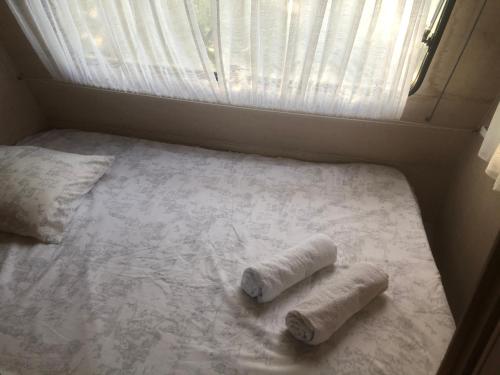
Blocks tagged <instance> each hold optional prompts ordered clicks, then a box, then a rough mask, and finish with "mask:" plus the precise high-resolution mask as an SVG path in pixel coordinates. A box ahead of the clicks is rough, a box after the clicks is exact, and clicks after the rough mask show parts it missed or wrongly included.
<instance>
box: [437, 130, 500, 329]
mask: <svg viewBox="0 0 500 375" xmlns="http://www.w3.org/2000/svg"><path fill="white" fill-rule="evenodd" d="M482 140H483V137H482V136H481V135H479V134H476V135H474V136H473V137H472V138H471V140H470V141H469V143H468V144H467V146H466V147H465V148H464V151H463V153H462V157H461V159H460V161H459V163H458V165H457V167H456V169H455V171H454V174H453V177H452V180H451V184H450V188H449V191H448V194H447V195H446V201H445V204H444V208H443V210H442V212H441V216H440V219H439V221H438V225H437V227H436V228H435V231H434V233H436V235H437V237H436V238H435V240H436V246H437V249H438V250H439V251H437V252H435V257H436V263H437V265H438V267H439V270H440V271H441V275H442V279H443V284H444V287H445V290H446V294H447V297H448V302H449V303H450V306H451V308H452V311H453V312H454V316H455V319H456V320H457V321H458V320H460V318H461V317H462V314H463V313H464V311H465V308H466V307H467V303H468V302H469V299H470V298H471V296H472V293H473V291H474V287H475V284H476V282H477V281H478V277H479V274H480V272H481V269H482V267H483V266H484V262H485V260H486V258H487V256H488V254H489V252H490V250H491V248H492V246H493V244H494V241H495V237H496V235H497V233H498V231H499V229H500V193H498V192H494V191H493V190H492V187H493V180H492V179H491V178H489V177H488V176H487V175H486V174H485V173H484V170H485V169H486V165H487V163H486V162H485V161H483V160H482V159H480V158H479V157H478V156H477V153H478V151H479V147H480V146H481V142H482Z"/></svg>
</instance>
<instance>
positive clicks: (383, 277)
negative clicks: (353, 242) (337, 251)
mask: <svg viewBox="0 0 500 375" xmlns="http://www.w3.org/2000/svg"><path fill="white" fill-rule="evenodd" d="M388 285H389V277H388V276H387V274H386V273H385V272H383V271H381V270H379V269H378V268H376V267H375V266H373V265H371V264H369V263H358V264H354V265H352V266H351V267H349V269H347V270H345V272H343V273H342V274H340V275H338V277H332V278H330V279H329V280H328V281H327V282H326V283H325V284H324V285H322V286H321V287H319V288H317V289H313V290H312V294H311V295H310V296H309V297H308V298H307V299H306V300H304V301H303V302H301V303H300V304H299V305H298V306H297V307H295V308H294V309H293V310H292V311H290V312H288V314H287V315H286V319H285V321H286V326H287V328H288V330H289V331H290V333H291V334H292V335H293V336H294V337H295V338H296V339H298V340H300V341H303V342H305V343H306V344H309V345H318V344H321V343H322V342H324V341H326V340H327V339H328V338H330V336H331V335H332V334H333V333H334V332H335V331H336V330H337V329H339V328H340V326H342V324H344V323H345V322H346V321H347V320H348V319H349V318H350V317H351V316H352V315H354V314H355V313H357V312H358V311H360V310H361V309H362V308H364V307H365V306H366V305H367V304H368V303H369V302H370V301H371V300H373V299H374V298H375V297H377V296H378V295H379V294H380V293H382V292H384V291H385V290H386V289H387V287H388Z"/></svg>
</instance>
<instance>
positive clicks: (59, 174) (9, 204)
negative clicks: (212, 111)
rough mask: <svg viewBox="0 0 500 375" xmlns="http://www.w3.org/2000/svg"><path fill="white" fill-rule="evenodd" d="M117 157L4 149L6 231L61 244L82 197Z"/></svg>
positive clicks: (1, 195) (1, 182)
mask: <svg viewBox="0 0 500 375" xmlns="http://www.w3.org/2000/svg"><path fill="white" fill-rule="evenodd" d="M113 160H114V157H112V156H93V155H92V156H87V155H78V154H70V153H66V152H59V151H54V150H49V149H44V148H40V147H33V146H0V231H5V232H11V233H16V234H21V235H24V236H30V237H35V238H38V239H39V240H41V241H43V242H48V243H58V242H61V240H62V237H63V234H64V229H65V227H66V225H67V224H68V223H69V222H70V221H71V215H72V213H73V211H74V210H75V209H76V208H77V206H78V204H79V201H80V198H81V197H82V196H83V195H84V194H86V193H87V192H88V191H90V189H92V187H93V186H94V185H95V183H96V182H97V180H99V178H101V176H102V175H103V174H104V173H106V171H107V170H108V169H109V167H110V166H111V164H112V163H113Z"/></svg>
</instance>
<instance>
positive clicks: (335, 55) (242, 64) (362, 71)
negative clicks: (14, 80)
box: [8, 0, 434, 119]
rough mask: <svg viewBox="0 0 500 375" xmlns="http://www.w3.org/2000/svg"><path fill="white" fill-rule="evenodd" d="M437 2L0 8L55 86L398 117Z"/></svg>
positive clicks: (20, 4) (62, 0) (13, 3)
mask: <svg viewBox="0 0 500 375" xmlns="http://www.w3.org/2000/svg"><path fill="white" fill-rule="evenodd" d="M431 1H434V0H335V1H333V0H317V1H310V0H265V1H264V0H261V1H259V0H238V1H235V0H150V1H136V0H73V1H67V0H37V1H33V0H8V4H9V6H10V8H11V10H12V11H13V13H14V14H15V16H16V18H17V20H18V22H19V23H20V25H21V27H22V28H23V30H24V32H25V33H26V35H27V37H28V38H29V40H30V41H31V43H32V45H33V47H34V48H35V50H36V51H37V53H38V55H39V56H40V58H41V59H42V61H43V62H44V63H45V65H46V66H47V68H48V69H49V71H50V72H51V74H52V75H53V77H54V78H55V79H58V80H63V81H70V82H74V83H78V84H83V85H90V86H96V87H103V88H108V89H115V90H123V91H126V92H133V93H147V94H153V95H158V96H165V97H173V98H180V99H188V100H199V101H206V102H215V103H223V104H233V105H239V106H253V107H259V108H270V109H278V110H285V111H298V112H307V113H317V114H324V115H333V116H344V117H355V118H374V119H398V118H399V117H400V116H401V113H402V111H403V108H404V106H405V103H406V100H407V97H408V91H409V89H410V84H411V80H412V75H413V72H414V71H415V69H416V66H417V63H418V59H419V57H421V53H422V50H423V49H424V47H425V46H424V44H423V43H422V42H421V35H422V34H423V32H424V28H425V25H426V21H427V18H428V13H429V5H430V3H431Z"/></svg>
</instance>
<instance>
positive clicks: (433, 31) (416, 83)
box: [410, 0, 455, 95]
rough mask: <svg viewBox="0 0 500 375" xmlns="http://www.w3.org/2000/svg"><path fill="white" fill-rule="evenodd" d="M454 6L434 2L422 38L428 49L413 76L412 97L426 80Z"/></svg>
mask: <svg viewBox="0 0 500 375" xmlns="http://www.w3.org/2000/svg"><path fill="white" fill-rule="evenodd" d="M454 5H455V0H432V3H431V9H430V12H429V16H428V19H427V26H426V29H425V32H424V35H423V37H422V42H423V43H424V44H425V45H426V47H427V48H425V49H424V50H423V53H421V56H420V58H419V61H420V64H419V66H418V69H417V70H416V71H415V74H414V75H413V80H412V84H411V88H410V95H413V94H414V93H416V92H417V90H418V89H419V88H420V85H421V84H422V82H423V80H424V78H425V75H426V73H427V70H428V69H429V66H430V64H431V61H432V58H433V57H434V54H435V53H436V50H437V47H438V45H439V41H440V40H441V36H442V35H443V32H444V29H445V27H446V24H447V23H448V19H449V18H450V15H451V11H452V10H453V6H454Z"/></svg>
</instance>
